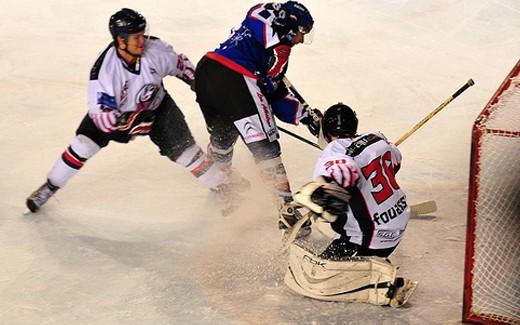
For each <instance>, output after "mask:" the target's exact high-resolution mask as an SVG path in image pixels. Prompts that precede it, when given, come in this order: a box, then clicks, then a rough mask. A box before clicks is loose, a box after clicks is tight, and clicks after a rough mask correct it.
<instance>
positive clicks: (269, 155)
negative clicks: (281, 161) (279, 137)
mask: <svg viewBox="0 0 520 325" xmlns="http://www.w3.org/2000/svg"><path fill="white" fill-rule="evenodd" d="M247 147H248V148H249V151H251V153H252V154H253V157H254V158H255V162H256V163H259V162H261V161H264V160H269V159H274V158H277V157H280V155H281V154H282V151H281V148H280V143H279V142H278V141H273V142H269V141H268V140H262V141H258V142H252V143H248V144H247Z"/></svg>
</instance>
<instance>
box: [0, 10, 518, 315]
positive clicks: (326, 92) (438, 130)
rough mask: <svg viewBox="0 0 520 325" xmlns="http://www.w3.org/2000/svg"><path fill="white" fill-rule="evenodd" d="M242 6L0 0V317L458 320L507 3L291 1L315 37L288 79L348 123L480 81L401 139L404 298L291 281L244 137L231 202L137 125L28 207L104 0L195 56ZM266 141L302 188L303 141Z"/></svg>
mask: <svg viewBox="0 0 520 325" xmlns="http://www.w3.org/2000/svg"><path fill="white" fill-rule="evenodd" d="M255 3H256V2H255V1H240V0H227V1H208V0H206V1H202V0H192V1H177V0H175V1H171V0H170V1H166V0H150V1H135V0H129V1H112V0H105V1H101V0H90V1H65V0H44V1H36V0H16V1H15V0H2V1H1V2H0V26H1V28H0V30H1V31H2V40H1V41H0V94H1V97H2V102H3V104H2V105H1V106H0V112H1V116H2V119H1V120H0V129H1V130H2V131H1V134H2V135H1V136H0V157H1V158H0V323H1V324H8V325H14V324H378V325H379V324H383V325H390V324H458V323H460V319H461V313H462V312H461V309H462V289H463V257H464V239H465V225H466V220H465V218H466V203H467V183H468V182H467V181H468V165H469V151H470V137H471V126H472V123H473V120H474V119H475V117H476V116H477V115H478V113H479V112H480V111H481V109H482V108H483V107H484V105H485V104H486V103H487V101H488V100H489V98H490V97H491V96H492V94H493V93H494V91H495V90H496V88H497V87H498V86H499V84H500V83H501V82H502V80H503V79H504V78H505V76H506V75H507V73H508V72H509V71H510V70H511V68H512V67H513V66H514V64H515V63H516V62H517V60H518V56H519V54H520V37H519V35H520V1H518V0H460V1H455V0H414V1H406V0H370V1H368V0H365V1H361V0H349V1H346V0H345V1H340V0H334V1H332V0H331V1H326V0H321V1H320V0H306V1H305V2H304V3H305V4H306V5H307V6H308V8H309V9H310V10H311V12H312V13H313V15H314V18H315V20H316V25H315V26H316V33H315V37H314V42H313V43H312V44H311V45H309V46H304V45H302V46H298V47H296V48H295V49H294V52H293V55H292V59H291V63H290V67H289V73H288V77H289V78H290V79H291V81H292V82H293V83H294V84H295V86H296V87H297V88H298V90H299V91H300V93H301V94H302V95H303V96H304V97H305V99H306V100H307V101H308V102H309V103H310V104H312V105H313V106H315V107H319V108H321V109H325V108H327V107H328V106H330V105H332V104H334V103H336V102H338V101H343V102H345V103H347V104H349V105H350V106H352V107H353V108H354V109H356V110H357V112H358V116H359V118H360V131H363V130H380V131H382V132H384V133H385V134H386V135H387V136H388V137H389V138H390V139H393V140H394V141H395V140H397V138H399V137H400V136H401V135H402V134H403V133H405V132H406V131H407V130H408V129H409V128H411V127H412V126H413V125H414V124H415V123H416V122H417V121H419V120H420V119H422V118H423V117H424V116H425V115H426V114H428V113H429V112H430V111H432V110H433V109H434V108H435V107H436V106H438V105H439V104H440V103H442V102H443V101H444V100H445V99H446V98H447V97H449V96H450V95H451V94H452V93H453V92H454V91H456V90H457V89H458V88H459V87H460V86H462V85H463V84H464V83H465V82H466V81H467V80H468V79H469V78H473V79H474V81H475V83H476V84H475V86H474V87H472V88H470V89H468V90H467V91H466V92H465V93H463V94H462V95H461V96H460V97H459V98H457V99H455V100H454V101H453V102H452V103H451V104H449V105H448V107H447V108H446V109H445V110H444V111H442V112H441V113H439V114H438V115H437V116H436V117H435V118H434V119H433V120H431V121H430V122H429V123H427V124H426V125H425V126H424V127H423V128H421V129H420V130H419V131H418V132H416V133H415V134H414V135H412V136H411V137H410V138H409V139H408V140H406V141H405V142H404V143H403V144H402V145H400V149H401V150H402V153H403V156H404V158H403V165H402V169H401V171H400V173H399V174H398V181H399V182H400V185H401V186H402V187H403V189H404V190H405V191H406V193H407V194H408V198H409V201H410V202H411V203H414V202H418V201H422V200H428V199H434V200H436V201H437V203H438V205H439V210H438V212H437V213H435V214H434V215H431V216H427V217H423V218H414V219H412V220H411V221H410V223H409V225H408V228H407V232H406V234H405V237H404V239H403V242H402V243H401V245H400V246H399V248H398V249H397V250H396V252H395V253H394V254H393V257H392V261H393V262H394V263H396V264H398V265H400V266H401V270H400V272H401V274H404V275H405V276H407V277H410V278H412V279H415V280H417V281H419V287H418V289H417V291H416V293H415V295H414V296H413V297H412V299H411V301H410V304H409V305H407V306H406V308H402V309H391V308H382V307H377V306H371V305H368V304H344V303H327V302H320V301H315V300H311V299H308V298H304V297H301V296H297V295H295V294H293V293H292V292H290V291H289V289H287V288H286V287H285V285H284V284H283V281H282V279H283V274H284V266H285V264H284V263H285V256H283V255H280V254H279V253H278V249H279V248H280V236H279V233H278V231H277V226H276V219H275V214H274V208H273V207H271V203H270V201H269V200H268V199H267V195H266V193H265V189H263V187H262V186H261V185H260V184H261V182H260V180H259V178H258V177H257V176H256V173H255V169H254V167H253V164H252V159H251V157H250V154H249V152H248V151H247V150H246V148H245V146H244V145H243V144H241V143H240V144H239V145H237V147H236V155H235V166H236V167H238V168H239V169H240V170H241V171H242V173H243V174H244V175H245V176H247V177H248V178H250V179H251V180H252V181H253V183H254V186H253V189H252V190H251V191H250V192H249V193H247V195H246V202H245V204H244V206H243V207H242V208H241V209H240V210H239V211H237V212H236V213H235V214H233V215H231V216H228V217H222V216H220V215H219V214H217V213H214V212H213V210H212V206H211V204H210V203H211V201H210V200H209V199H208V195H207V193H206V191H205V190H204V189H202V188H201V187H199V185H198V184H197V183H196V181H195V179H194V178H192V177H191V175H189V174H188V173H187V172H186V171H185V170H184V169H182V168H181V167H179V166H177V165H175V164H173V163H171V162H170V161H169V160H168V159H166V158H163V157H161V156H159V154H158V153H157V149H156V147H155V146H154V145H153V144H152V143H151V142H150V141H149V140H148V138H139V139H137V140H136V141H134V142H133V143H130V144H129V145H121V144H111V145H109V146H108V147H107V148H106V149H104V150H102V151H101V152H100V153H99V154H98V155H96V156H95V157H94V158H93V159H92V160H90V161H89V162H88V163H87V164H86V166H85V167H84V168H83V170H82V171H81V172H80V173H79V174H78V175H77V176H76V177H75V178H73V179H72V180H71V181H70V183H69V184H68V185H67V187H65V188H64V189H62V190H60V191H59V192H58V193H57V195H56V196H55V199H54V198H53V199H51V200H50V201H49V202H48V203H47V204H46V205H45V206H44V208H43V209H42V210H41V212H40V213H37V214H30V215H24V214H23V212H24V209H25V206H24V202H25V199H26V197H27V196H28V195H29V194H30V193H31V192H32V191H33V190H34V189H36V188H37V187H38V186H40V185H41V183H43V181H44V180H45V177H46V173H47V171H48V170H49V168H50V167H51V165H52V164H53V163H54V161H55V160H56V159H57V158H58V157H59V155H60V154H61V153H62V152H63V150H64V149H65V148H66V146H67V145H68V143H69V141H70V140H71V139H72V137H73V135H74V131H75V130H76V128H77V126H78V124H79V122H80V120H81V118H82V117H83V116H84V114H85V112H86V110H87V106H86V87H87V80H88V74H89V70H90V68H91V66H92V64H93V63H94V60H95V59H96V56H97V54H98V53H99V52H100V51H101V50H102V49H104V48H105V47H106V45H107V44H108V42H109V41H110V35H109V33H108V26H107V25H108V18H109V16H110V15H111V14H112V13H113V12H115V11H116V10H118V9H120V8H121V7H130V8H133V9H136V10H138V11H140V12H141V13H142V14H144V15H145V17H146V18H147V20H148V22H149V23H150V27H151V32H152V34H154V35H156V36H159V37H161V38H163V39H165V40H167V41H169V42H171V43H172V44H173V45H174V47H175V49H176V50H177V51H178V52H183V53H185V54H187V55H188V57H190V58H191V60H192V61H193V62H195V63H196V62H197V61H198V60H199V59H200V57H201V56H202V55H203V54H204V53H205V52H206V51H208V50H212V49H214V48H215V47H216V46H217V45H218V44H219V42H222V41H223V40H224V39H225V38H226V36H227V35H228V32H229V29H230V28H231V27H233V26H236V25H238V24H239V23H240V22H241V21H242V19H243V17H244V15H245V12H246V11H247V9H248V8H249V7H251V6H252V5H253V4H255ZM165 85H166V88H167V89H168V90H169V91H170V93H171V94H172V96H173V97H174V99H175V100H176V101H177V103H178V104H179V106H180V107H181V109H182V110H183V111H184V113H185V114H186V116H187V120H188V123H189V125H190V127H191V129H192V131H193V133H194V135H195V137H196V139H197V140H198V142H199V143H200V144H201V145H203V146H205V145H206V144H207V141H208V140H207V134H206V131H205V128H204V122H203V119H202V115H201V113H200V111H199V109H198V106H197V104H196V102H195V100H194V98H195V96H194V94H193V93H192V92H191V91H190V90H189V89H188V87H186V86H185V85H184V84H183V83H182V82H180V81H179V80H177V79H175V78H169V79H166V82H165ZM280 125H282V126H284V127H286V128H288V129H290V130H292V131H294V132H297V133H299V134H300V135H302V136H307V137H309V134H308V132H307V130H306V129H305V128H295V127H291V126H287V125H283V124H282V123H280ZM281 143H282V146H283V156H282V158H283V159H284V162H285V164H286V168H287V170H288V173H289V178H290V180H291V182H292V185H293V189H297V188H299V186H301V185H302V184H304V183H305V182H307V181H308V180H310V177H311V174H312V168H313V166H314V161H315V158H316V156H317V154H318V152H317V150H315V149H314V148H312V147H310V146H308V145H306V144H304V143H301V142H299V141H296V140H294V139H292V138H289V137H287V136H286V135H284V134H282V139H281ZM313 238H315V239H316V240H318V239H319V235H318V234H317V233H314V234H313Z"/></svg>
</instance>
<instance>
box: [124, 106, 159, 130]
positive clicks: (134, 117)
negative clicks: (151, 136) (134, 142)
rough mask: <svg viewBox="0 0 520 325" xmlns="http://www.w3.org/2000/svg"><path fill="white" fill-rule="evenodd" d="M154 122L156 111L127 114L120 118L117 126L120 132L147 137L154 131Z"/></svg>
mask: <svg viewBox="0 0 520 325" xmlns="http://www.w3.org/2000/svg"><path fill="white" fill-rule="evenodd" d="M154 120H155V112H154V111H150V110H143V111H139V112H125V113H123V114H121V115H120V116H119V117H118V119H117V123H116V125H117V130H118V131H123V132H128V134H130V135H146V134H148V133H150V131H151V130H152V125H153V122H154Z"/></svg>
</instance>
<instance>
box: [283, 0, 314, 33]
mask: <svg viewBox="0 0 520 325" xmlns="http://www.w3.org/2000/svg"><path fill="white" fill-rule="evenodd" d="M282 7H283V9H285V12H286V19H287V24H288V26H287V27H289V28H290V29H291V30H293V31H294V32H296V31H300V32H302V33H303V34H307V33H309V32H310V31H311V30H312V26H313V25H314V19H313V18H312V16H311V12H310V11H309V10H308V9H307V8H306V7H305V6H304V5H303V4H301V3H299V2H297V1H287V2H286V3H284V4H282Z"/></svg>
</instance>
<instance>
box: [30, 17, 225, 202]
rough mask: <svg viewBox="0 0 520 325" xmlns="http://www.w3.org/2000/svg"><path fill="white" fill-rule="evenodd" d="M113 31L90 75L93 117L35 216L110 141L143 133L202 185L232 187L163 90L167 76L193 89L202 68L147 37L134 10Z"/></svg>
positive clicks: (44, 189) (37, 196)
mask: <svg viewBox="0 0 520 325" xmlns="http://www.w3.org/2000/svg"><path fill="white" fill-rule="evenodd" d="M109 30H110V34H111V35H112V38H113V42H112V43H111V44H110V45H109V46H108V47H107V48H105V50H104V51H103V52H102V53H101V54H100V55H99V57H98V58H97V60H96V62H95V63H94V66H93V67H92V69H91V71H90V81H89V83H88V113H87V115H86V116H85V117H84V118H83V120H82V121H81V123H80V125H79V127H78V129H77V131H76V136H75V137H74V138H73V140H72V142H71V143H70V145H69V146H68V147H67V149H66V150H65V151H64V152H63V154H62V155H61V157H60V158H59V159H58V160H57V161H56V163H55V164H54V166H53V167H52V168H51V170H50V171H49V173H48V175H47V181H46V182H45V183H44V184H43V185H42V186H41V187H40V188H38V189H37V190H36V191H35V192H33V193H32V194H31V195H30V196H29V197H28V198H27V201H26V204H27V207H28V208H29V209H30V210H31V211H32V212H36V211H38V210H39V209H40V207H41V206H42V205H43V204H44V203H45V202H47V200H48V199H49V198H50V197H51V196H52V195H53V194H54V193H55V192H56V191H57V190H58V189H60V188H62V187H63V186H65V184H66V183H67V181H68V180H69V179H70V178H71V177H72V176H74V175H75V174H76V173H77V172H78V171H79V170H80V169H81V168H82V167H83V165H84V164H85V162H86V161H87V160H88V159H90V158H92V156H94V155H95V154H96V153H97V152H98V151H100V150H101V148H104V147H106V146H107V145H108V143H109V142H110V141H115V142H120V143H128V142H129V141H131V140H132V139H134V137H135V136H139V135H148V136H149V137H150V139H151V140H152V142H153V143H154V144H155V145H157V146H158V147H159V150H160V154H161V155H163V156H166V157H168V158H169V159H171V160H172V161H174V162H176V163H178V164H180V165H182V166H184V167H185V168H187V169H188V170H189V171H190V172H191V173H192V174H193V175H194V176H195V177H196V178H197V179H198V180H199V181H200V183H201V184H202V185H203V186H205V187H207V188H212V187H216V185H218V184H222V183H226V182H227V178H226V177H227V176H226V174H225V173H223V172H221V171H220V170H219V169H218V167H217V165H216V164H214V163H213V162H212V161H211V159H209V156H207V155H206V154H205V153H204V152H203V151H202V150H201V148H200V147H199V146H198V145H197V144H196V143H195V140H194V139H193V136H192V134H191V132H190V129H189V128H188V125H187V124H186V121H185V119H184V115H183V114H182V112H181V111H180V109H179V108H178V107H177V105H176V103H175V102H174V101H173V99H172V98H171V97H170V95H169V94H168V93H167V92H166V90H165V89H164V87H163V78H164V77H166V76H168V75H169V76H175V77H177V78H179V79H180V80H182V81H184V82H185V83H186V84H188V85H189V86H192V85H193V82H194V70H195V67H194V66H193V64H192V63H191V62H190V60H189V59H188V58H187V57H186V56H185V55H184V54H181V53H176V52H175V51H174V49H173V47H172V46H171V45H169V44H167V43H166V42H164V41H162V40H160V39H158V38H155V37H151V36H148V35H146V34H145V32H146V20H145V18H144V17H143V16H142V15H141V14H139V13H138V12H136V11H134V10H131V9H127V8H124V9H121V10H119V11H117V12H116V13H114V14H113V15H112V16H111V17H110V20H109Z"/></svg>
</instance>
